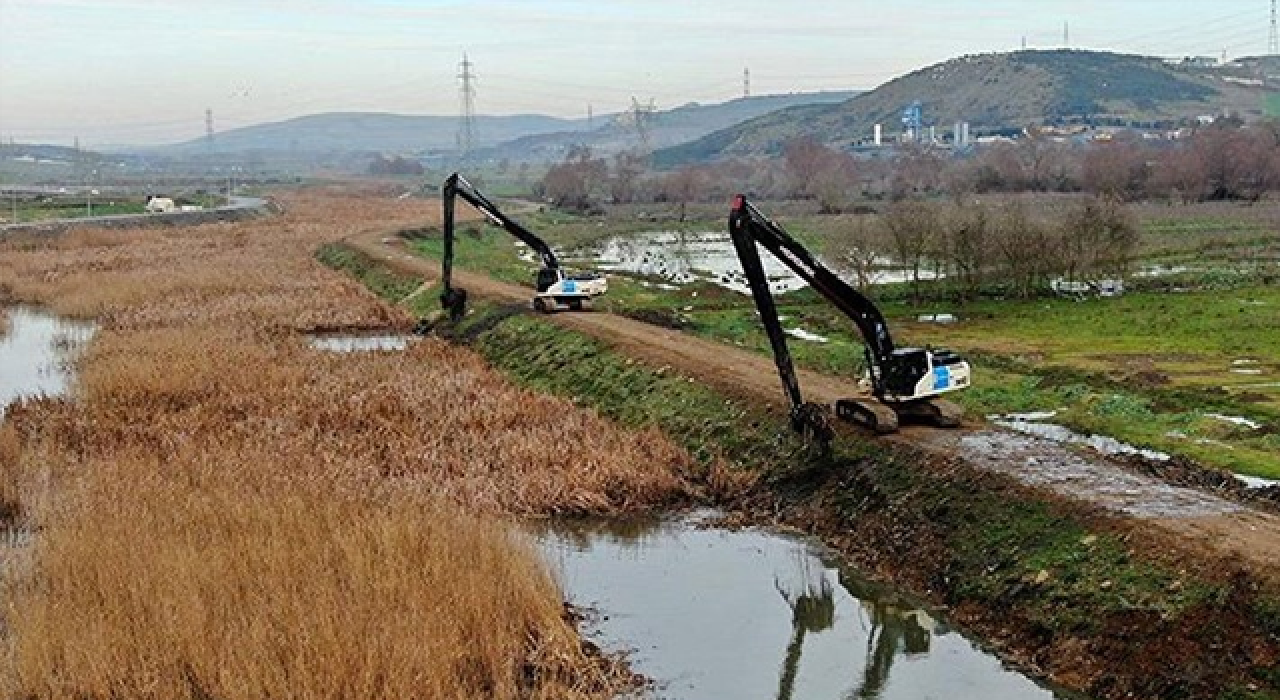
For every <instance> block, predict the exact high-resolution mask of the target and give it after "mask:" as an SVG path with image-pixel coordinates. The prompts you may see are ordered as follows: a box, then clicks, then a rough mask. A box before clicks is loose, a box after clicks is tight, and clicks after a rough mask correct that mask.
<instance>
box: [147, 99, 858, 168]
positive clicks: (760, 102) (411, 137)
mask: <svg viewBox="0 0 1280 700" xmlns="http://www.w3.org/2000/svg"><path fill="white" fill-rule="evenodd" d="M856 94H857V93H856V92H847V91H846V92H817V93H796V94H790V95H768V96H760V97H745V98H739V99H736V100H730V101H728V102H724V103H719V104H710V105H701V104H696V103H695V104H688V105H684V106H682V107H677V108H675V109H672V110H667V111H654V112H651V113H647V114H641V115H640V119H641V121H642V125H643V128H644V131H645V133H646V134H647V137H648V141H649V144H650V146H651V147H663V146H670V145H674V144H678V143H683V142H685V141H689V140H691V139H696V138H699V137H701V136H704V135H706V134H709V133H711V132H713V131H716V130H718V129H723V128H725V127H728V126H732V125H733V124H736V123H738V122H741V121H743V120H745V119H751V118H753V117H757V116H760V115H762V114H767V113H769V112H772V111H775V110H777V109H782V108H785V107H791V106H795V105H804V104H831V103H837V102H843V101H844V100H847V99H849V98H850V97H852V96H853V95H856ZM635 122H636V119H635V115H634V113H628V114H608V115H601V116H598V117H596V118H595V119H594V120H591V121H588V120H587V119H560V118H557V117H548V116H544V115H536V114H525V115H514V116H477V117H476V118H475V122H474V132H473V133H474V145H475V147H476V148H477V154H478V155H479V157H482V158H493V159H501V158H507V159H510V160H519V161H546V160H558V159H560V158H561V157H562V156H563V155H564V153H566V152H567V151H568V149H569V147H570V146H571V145H574V144H586V145H589V146H591V147H592V148H593V149H595V150H597V151H599V152H602V153H610V152H616V151H621V150H624V149H628V148H635V147H637V146H638V145H639V144H640V137H639V131H638V130H637V128H636V123H635ZM458 124H459V120H458V117H456V116H449V117H444V116H410V115H400V114H382V113H348V112H342V113H329V114H315V115H310V116H305V117H298V118H296V119H289V120H286V121H280V122H272V123H268V124H257V125H254V126H246V127H242V128H239V129H231V130H229V131H225V132H222V133H219V134H217V135H216V136H215V137H214V140H213V142H212V143H209V142H207V141H206V140H204V139H196V140H192V141H188V142H185V143H180V144H175V145H171V146H161V147H157V148H153V149H146V150H147V152H148V153H149V154H150V155H160V156H175V157H183V156H198V155H201V154H204V153H208V152H210V151H212V152H213V153H215V154H236V153H239V154H243V153H250V152H255V153H259V154H262V153H276V154H281V155H287V154H305V153H336V152H364V153H368V152H380V153H401V154H422V153H430V152H433V151H436V152H439V151H454V150H455V149H456V148H457V134H458Z"/></svg>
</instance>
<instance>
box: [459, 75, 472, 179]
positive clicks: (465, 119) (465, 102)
mask: <svg viewBox="0 0 1280 700" xmlns="http://www.w3.org/2000/svg"><path fill="white" fill-rule="evenodd" d="M474 66H475V64H473V63H472V62H471V61H470V60H468V59H467V54H466V53H463V54H462V63H461V64H460V65H459V66H458V80H460V81H461V84H460V85H459V101H460V103H461V111H460V112H459V115H458V153H459V156H460V157H461V159H462V160H463V161H466V160H467V159H468V158H470V157H471V147H472V145H473V143H474V139H475V129H476V86H475V79H476V76H475V73H472V72H471V69H472V68H473V67H474Z"/></svg>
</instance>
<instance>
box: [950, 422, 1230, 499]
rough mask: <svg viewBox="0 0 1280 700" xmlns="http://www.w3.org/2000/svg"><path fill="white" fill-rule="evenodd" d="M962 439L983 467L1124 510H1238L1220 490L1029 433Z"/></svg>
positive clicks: (963, 447)
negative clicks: (1170, 479)
mask: <svg viewBox="0 0 1280 700" xmlns="http://www.w3.org/2000/svg"><path fill="white" fill-rule="evenodd" d="M958 445H959V447H960V452H961V454H962V455H963V456H964V457H965V459H966V460H968V461H970V462H972V463H974V464H977V465H979V466H982V467H983V468H985V469H989V470H991V471H994V472H1000V473H1003V474H1008V475H1010V476H1014V477H1016V478H1018V479H1019V480H1020V481H1022V482H1024V483H1027V484H1031V485H1033V486H1041V487H1045V488H1048V489H1049V490H1050V491H1052V492H1054V493H1057V494H1059V495H1061V496H1065V497H1075V496H1077V495H1078V494H1081V493H1087V494H1089V500H1090V501H1091V502H1093V503H1095V504H1097V505H1101V506H1102V507H1104V508H1107V509H1109V510H1114V511H1116V512H1119V513H1124V514H1125V515H1131V516H1134V517H1138V518H1168V517H1201V516H1205V515H1224V514H1228V513H1236V512H1239V511H1240V506H1239V505H1238V504H1235V503H1232V502H1230V501H1228V500H1225V499H1222V498H1219V497H1217V496H1214V495H1211V494H1206V493H1202V492H1200V491H1197V490H1195V489H1190V488H1185V487H1179V486H1172V485H1170V484H1166V483H1164V482H1163V481H1160V480H1159V479H1156V478H1154V477H1148V476H1142V475H1139V474H1134V473H1131V472H1129V471H1127V470H1123V469H1117V468H1116V466H1115V465H1114V464H1109V463H1107V462H1104V461H1102V460H1095V459H1090V458H1089V457H1087V456H1084V455H1080V454H1077V453H1075V452H1072V451H1070V450H1067V449H1063V448H1061V447H1059V446H1057V445H1053V444H1052V442H1050V441H1046V440H1037V439H1033V438H1030V437H1028V436H1025V435H1017V434H1013V433H1006V432H1002V431H993V430H987V431H978V432H974V433H970V434H968V435H964V436H963V437H961V438H960V439H959V441H958ZM1165 458H1166V459H1167V458H1168V456H1167V455H1166V456H1165Z"/></svg>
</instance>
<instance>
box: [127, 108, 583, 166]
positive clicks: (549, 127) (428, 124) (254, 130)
mask: <svg viewBox="0 0 1280 700" xmlns="http://www.w3.org/2000/svg"><path fill="white" fill-rule="evenodd" d="M585 128H586V120H585V119H559V118H557V117H548V116H544V115H539V114H518V115H512V116H477V117H476V121H475V139H476V144H477V145H479V146H492V145H495V144H498V143H501V142H504V141H510V140H512V139H516V138H519V137H521V136H526V135H529V134H538V133H545V132H549V131H571V132H572V131H581V130H583V129H585ZM457 134H458V118H457V117H456V116H448V117H445V116H416V115H403V114H385V113H377V112H334V113H326V114H313V115H309V116H305V117H297V118H296V119H288V120H285V121H280V122H271V123H268V124H255V125H253V126H246V127H242V128H239V129H231V130H229V131H225V132H222V133H220V134H218V135H217V136H216V137H215V139H214V142H213V150H214V152H215V153H243V152H249V151H277V152H298V153H329V152H352V151H355V152H370V151H380V152H392V153H413V152H421V151H430V150H443V149H453V148H455V147H456V145H457ZM208 147H209V146H208V144H207V143H206V142H205V140H204V139H197V140H193V141H188V142H186V143H181V144H175V145H172V146H164V147H160V148H158V149H155V150H154V151H152V152H153V153H155V154H158V155H173V156H180V155H187V154H196V153H203V152H205V151H206V149H207V148H208Z"/></svg>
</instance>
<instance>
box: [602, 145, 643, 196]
mask: <svg viewBox="0 0 1280 700" xmlns="http://www.w3.org/2000/svg"><path fill="white" fill-rule="evenodd" d="M648 168H649V163H648V159H647V158H645V157H644V156H643V155H641V154H639V153H636V152H635V151H624V152H622V153H619V154H618V155H616V156H614V157H613V173H612V174H611V176H610V178H609V195H610V198H611V199H612V200H613V202H614V203H615V204H628V203H630V202H634V201H635V200H636V197H637V191H636V190H637V185H638V183H639V181H640V177H641V176H642V175H644V173H645V171H646V170H648Z"/></svg>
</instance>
